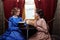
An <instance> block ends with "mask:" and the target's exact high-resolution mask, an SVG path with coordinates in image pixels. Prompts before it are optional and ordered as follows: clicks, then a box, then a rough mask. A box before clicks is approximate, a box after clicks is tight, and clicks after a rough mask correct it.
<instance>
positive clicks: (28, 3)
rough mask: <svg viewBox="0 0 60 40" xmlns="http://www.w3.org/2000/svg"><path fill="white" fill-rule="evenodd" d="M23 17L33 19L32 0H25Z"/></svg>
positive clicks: (33, 5) (33, 8) (33, 7)
mask: <svg viewBox="0 0 60 40" xmlns="http://www.w3.org/2000/svg"><path fill="white" fill-rule="evenodd" d="M25 19H35V3H34V0H25Z"/></svg>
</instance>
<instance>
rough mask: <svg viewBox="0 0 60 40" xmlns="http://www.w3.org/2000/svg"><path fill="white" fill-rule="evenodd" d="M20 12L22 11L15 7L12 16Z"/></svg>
mask: <svg viewBox="0 0 60 40" xmlns="http://www.w3.org/2000/svg"><path fill="white" fill-rule="evenodd" d="M18 10H20V8H18V7H14V8H13V9H12V10H11V14H12V15H15V14H16V13H17V12H18Z"/></svg>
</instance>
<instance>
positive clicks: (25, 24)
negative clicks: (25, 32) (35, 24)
mask: <svg viewBox="0 0 60 40" xmlns="http://www.w3.org/2000/svg"><path fill="white" fill-rule="evenodd" d="M20 21H23V19H22V18H21V17H20ZM24 26H25V27H26V26H27V23H26V22H25V23H24Z"/></svg>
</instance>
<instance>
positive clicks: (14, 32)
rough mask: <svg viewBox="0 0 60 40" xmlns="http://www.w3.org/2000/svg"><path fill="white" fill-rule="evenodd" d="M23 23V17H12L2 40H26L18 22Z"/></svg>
mask: <svg viewBox="0 0 60 40" xmlns="http://www.w3.org/2000/svg"><path fill="white" fill-rule="evenodd" d="M21 21H23V20H22V18H21V17H17V18H15V17H13V16H12V17H10V18H9V22H8V29H7V31H6V32H5V33H4V34H3V36H2V40H25V38H24V36H23V35H22V31H21V30H20V29H19V27H18V22H21Z"/></svg>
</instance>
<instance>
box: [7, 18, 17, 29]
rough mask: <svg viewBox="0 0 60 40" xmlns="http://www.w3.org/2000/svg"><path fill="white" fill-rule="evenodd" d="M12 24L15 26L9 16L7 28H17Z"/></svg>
mask: <svg viewBox="0 0 60 40" xmlns="http://www.w3.org/2000/svg"><path fill="white" fill-rule="evenodd" d="M13 25H15V26H16V24H15V23H14V22H13V20H12V18H9V21H8V26H9V30H14V29H18V28H17V27H16V28H14V27H13Z"/></svg>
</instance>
